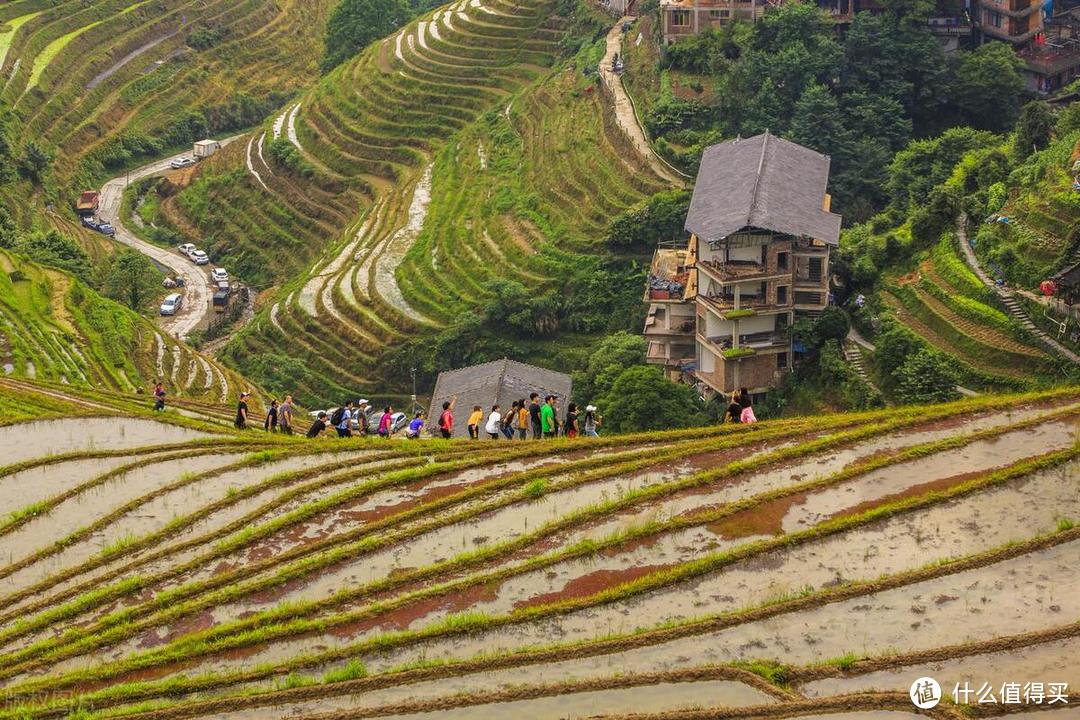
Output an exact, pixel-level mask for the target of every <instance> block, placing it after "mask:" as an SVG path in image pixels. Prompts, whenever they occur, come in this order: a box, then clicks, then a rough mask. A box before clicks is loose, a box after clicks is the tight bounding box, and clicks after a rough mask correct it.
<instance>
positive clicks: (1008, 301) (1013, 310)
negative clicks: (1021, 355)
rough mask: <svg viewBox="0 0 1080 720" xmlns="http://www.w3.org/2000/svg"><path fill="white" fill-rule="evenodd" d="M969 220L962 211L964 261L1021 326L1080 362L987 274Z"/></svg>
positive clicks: (958, 235)
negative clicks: (969, 233) (970, 235)
mask: <svg viewBox="0 0 1080 720" xmlns="http://www.w3.org/2000/svg"><path fill="white" fill-rule="evenodd" d="M967 220H968V218H967V214H966V213H960V217H959V218H957V220H956V238H957V240H959V241H960V251H961V253H962V254H963V256H964V261H965V262H966V263H967V264H968V267H970V268H971V271H972V272H973V273H975V275H976V276H977V277H978V278H979V280H981V281H982V282H983V284H984V285H986V286H987V287H988V288H990V290H992V291H993V292H994V293H995V294H996V295H997V296H998V297H999V298H1001V302H1002V304H1003V305H1004V306H1005V309H1006V310H1007V311H1008V313H1009V315H1011V316H1012V317H1013V318H1014V319H1015V320H1016V321H1017V322H1018V323H1020V325H1021V327H1023V328H1024V329H1025V330H1027V331H1028V332H1029V333H1031V334H1032V335H1034V336H1035V337H1036V338H1038V339H1039V341H1040V342H1042V344H1043V345H1046V346H1047V347H1048V348H1050V349H1051V350H1052V351H1054V352H1056V353H1058V354H1059V355H1062V356H1064V357H1066V358H1068V359H1069V360H1070V361H1072V362H1073V363H1077V364H1080V355H1077V354H1076V353H1074V352H1073V351H1072V350H1070V349H1069V348H1067V347H1065V346H1064V345H1062V344H1061V343H1059V342H1058V341H1057V340H1055V339H1054V338H1052V337H1050V336H1049V335H1048V334H1047V333H1046V332H1045V331H1044V330H1043V329H1042V328H1040V327H1038V326H1037V325H1036V324H1035V323H1034V322H1032V320H1031V317H1030V316H1028V314H1027V312H1025V311H1024V308H1023V306H1022V305H1020V301H1019V300H1017V299H1016V296H1015V294H1014V293H1013V291H1012V290H1010V289H1008V288H1005V287H1000V286H998V284H997V283H995V282H994V279H993V278H991V277H990V276H989V275H987V274H986V271H985V270H983V268H982V266H981V265H980V264H979V259H978V258H977V257H976V256H975V250H974V249H973V248H972V247H971V244H970V243H969V242H968V236H967Z"/></svg>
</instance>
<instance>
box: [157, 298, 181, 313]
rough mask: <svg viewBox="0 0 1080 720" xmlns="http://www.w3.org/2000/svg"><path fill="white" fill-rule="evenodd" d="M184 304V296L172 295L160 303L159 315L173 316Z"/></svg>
mask: <svg viewBox="0 0 1080 720" xmlns="http://www.w3.org/2000/svg"><path fill="white" fill-rule="evenodd" d="M183 304H184V296H183V295H181V294H180V293H173V294H172V295H169V296H168V297H166V298H165V299H164V300H162V301H161V314H162V315H175V314H176V313H177V312H179V311H180V307H181V306H182V305H183Z"/></svg>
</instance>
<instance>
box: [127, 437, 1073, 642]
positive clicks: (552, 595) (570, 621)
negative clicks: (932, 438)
mask: <svg viewBox="0 0 1080 720" xmlns="http://www.w3.org/2000/svg"><path fill="white" fill-rule="evenodd" d="M1059 431H1060V432H1061V433H1062V434H1063V436H1064V437H1066V438H1069V437H1070V435H1069V432H1071V424H1070V423H1064V422H1063V423H1051V424H1048V425H1047V426H1045V427H1043V428H1040V430H1039V431H1038V432H1039V433H1040V435H1039V442H1040V444H1045V445H1047V447H1049V446H1050V445H1052V442H1053V439H1054V438H1055V437H1056V435H1055V433H1056V432H1059ZM1066 431H1068V432H1066ZM1027 434H1028V431H1026V430H1022V431H1017V432H1016V433H1011V434H1008V435H1006V436H1004V437H1003V438H1002V439H1001V440H998V441H996V442H986V443H983V442H981V441H980V443H976V444H975V445H973V446H970V447H969V448H963V449H959V450H955V451H950V452H948V453H942V457H935V458H931V460H933V461H934V468H933V470H932V471H931V470H927V471H925V472H898V473H897V476H896V477H895V478H892V479H891V484H890V482H884V481H883V482H882V483H880V484H879V490H881V492H880V493H879V496H881V495H888V494H890V493H895V492H899V491H902V490H903V489H904V485H903V483H904V482H905V481H906V482H908V483H910V482H913V481H915V480H918V481H919V482H927V481H932V480H935V479H938V478H939V477H948V474H947V473H948V471H949V470H951V469H953V468H954V467H955V466H956V465H958V464H959V462H960V459H961V457H963V458H964V462H965V467H967V468H968V469H971V470H977V469H980V468H983V467H995V466H998V465H1001V464H1004V463H1007V462H1010V461H1012V460H1014V459H1017V458H1018V457H1023V456H1024V455H1025V454H1026V453H1024V452H1019V450H1018V449H1017V448H1016V445H1017V443H1016V442H1015V439H1016V438H1015V437H1014V436H1020V435H1027ZM1067 442H1071V440H1067ZM983 444H985V445H986V446H987V447H978V446H980V445H983ZM969 451H976V452H977V454H978V460H975V459H974V458H972V457H970V454H971V453H970V452H969ZM952 455H955V456H956V457H952V458H951V461H950V457H949V456H952ZM1014 455H1015V456H1016V457H1013V456H1014ZM923 462H925V460H920V461H918V462H917V463H915V464H918V463H923ZM884 472H885V471H882V473H884ZM853 483H861V481H860V480H855V481H853ZM1047 484H1048V487H1045V488H1043V487H1039V488H1038V489H1037V490H1036V491H1035V495H1036V500H1037V499H1038V498H1042V499H1043V500H1045V499H1046V496H1047V495H1054V491H1055V490H1056V489H1061V488H1064V490H1065V492H1064V496H1063V497H1060V498H1058V501H1057V502H1054V503H1052V504H1050V505H1046V504H1042V505H1040V504H1038V502H1037V501H1036V502H1034V503H1032V504H1033V505H1034V506H1035V507H1034V508H1033V511H1037V509H1038V508H1045V507H1051V508H1055V512H1062V510H1061V508H1062V507H1069V506H1070V504H1069V503H1070V501H1072V504H1073V505H1075V500H1076V498H1077V497H1078V496H1080V493H1077V492H1076V474H1075V472H1073V473H1072V475H1071V483H1061V482H1060V481H1057V480H1049V481H1047ZM886 491H887V492H886ZM810 497H811V498H813V497H814V496H813V495H811V496H810ZM830 497H831V498H832V505H831V506H825V505H821V507H826V508H828V509H829V512H828V513H826V514H835V513H838V512H841V511H842V510H843V509H844V508H845V507H849V506H848V505H845V503H850V502H854V503H856V504H858V503H861V502H864V501H865V500H866V499H867V497H868V495H867V494H866V493H865V492H864V493H858V494H854V495H853V494H851V493H843V492H831V491H830ZM549 499H550V498H549ZM1013 499H1014V500H1015V499H1016V498H1013ZM1010 506H1011V505H1010V502H1006V503H1003V504H998V505H997V507H998V508H999V510H1000V509H1001V508H1008V507H1010ZM517 511H518V512H520V509H517ZM945 512H946V513H948V512H950V511H945ZM496 515H498V514H496ZM931 516H932V520H931V521H929V522H928V523H925V524H923V523H920V527H921V528H922V529H920V530H919V531H918V534H917V535H916V536H915V537H919V538H921V537H923V536H924V535H925V536H927V537H930V536H932V535H933V533H934V528H935V527H938V526H939V525H940V524H941V522H943V521H944V522H946V523H947V522H948V520H947V519H946V518H944V517H940V513H934V512H933V511H932V512H931ZM1054 517H1056V516H1052V517H1049V518H1046V520H1045V523H1044V525H1045V526H1046V528H1047V529H1048V528H1052V527H1053V519H1054ZM1007 520H1008V517H1006V518H1004V519H1002V521H1000V522H997V523H995V524H993V528H992V530H993V531H999V532H1000V535H999V536H996V537H1000V540H1001V542H1004V541H1005V540H1008V539H1013V538H1014V537H1018V536H1019V537H1026V536H1027V535H1026V534H1025V533H1023V532H1022V530H1023V527H1024V526H1021V527H1020V528H1017V526H1016V523H1015V522H1014V523H1009V522H1008V521H1007ZM893 522H895V523H900V522H902V521H900V520H897V521H893ZM1040 529H1042V528H1040ZM1009 531H1019V532H1018V534H1007V533H1008V532H1009ZM908 532H909V528H904V527H901V530H900V531H899V535H900V537H899V539H896V538H893V537H891V536H890V535H889V534H888V532H886V533H885V534H882V533H881V532H880V531H870V532H868V533H865V534H866V536H867V537H866V543H869V545H864V543H863V542H861V541H860V542H857V543H855V544H854V545H851V544H850V543H849V542H848V541H847V540H843V541H838V542H837V547H838V549H836V550H830V552H835V553H841V554H842V549H843V548H844V547H845V545H846V546H847V547H858V548H860V549H862V548H865V547H875V548H876V547H877V545H875V544H874V540H875V539H876V540H878V541H883V539H884V542H885V543H897V542H901V544H902V541H903V539H904V536H905V535H906V534H907V533H908ZM991 534H992V533H991ZM710 535H711V533H710V532H708V531H707V530H705V529H703V528H700V527H699V528H690V529H687V530H684V531H680V532H678V533H674V534H672V535H668V536H663V537H661V538H658V539H656V540H655V541H653V542H650V543H647V544H644V545H641V546H638V547H635V548H632V549H631V550H630V551H629V552H624V553H617V554H614V555H611V556H606V557H605V556H600V557H599V558H589V559H585V560H578V561H572V562H567V563H563V564H560V565H557V566H554V567H552V568H548V569H544V570H540V571H536V572H533V573H529V574H527V575H524V576H522V577H519V578H513V579H511V580H509V581H507V582H505V583H504V584H503V585H502V586H501V587H500V588H499V590H498V593H499V594H498V597H497V598H495V599H493V600H491V601H486V602H479V603H477V602H476V601H471V602H470V603H469V605H468V606H471V608H472V609H476V610H479V611H482V612H488V613H493V614H500V613H504V612H508V611H510V610H512V609H513V608H515V607H518V606H521V605H525V604H535V603H537V602H540V601H553V600H557V599H561V598H562V597H570V596H583V595H587V594H591V593H592V592H596V591H598V590H601V589H603V588H604V587H606V586H609V585H612V584H617V583H619V582H626V581H629V580H631V579H633V577H635V576H637V575H640V574H641V572H643V571H649V570H656V569H659V568H660V567H661V566H663V565H672V564H676V563H678V562H682V561H686V560H688V559H692V558H694V557H698V556H700V555H702V554H705V553H707V552H710V551H715V550H724V549H728V548H730V547H734V546H736V545H738V544H741V543H743V542H747V541H750V540H754V539H760V538H758V537H748V538H741V539H738V540H728V541H725V540H723V539H721V538H718V537H715V536H713V537H710ZM949 537H950V539H951V540H952V541H954V543H955V542H959V541H961V540H965V539H966V540H967V541H968V544H967V545H966V546H965V547H964V551H965V552H958V550H959V548H956V547H953V548H942V549H941V554H940V555H939V556H948V555H950V554H966V553H969V552H974V551H977V550H979V549H982V548H985V547H989V546H990V545H987V544H986V543H987V542H989V538H987V537H986V533H985V532H983V531H977V532H967V533H966V534H965V533H964V532H963V526H961V527H959V528H957V530H956V531H954V532H953V533H952V534H951V535H950V536H949ZM931 547H933V546H932V545H930V546H928V547H922V548H920V547H918V546H913V547H910V548H909V549H908V550H903V551H895V552H888V551H886V552H887V554H888V556H889V557H888V558H879V557H877V555H878V552H879V551H877V550H875V552H873V553H870V552H869V551H860V553H855V555H854V556H852V557H850V558H847V559H844V558H843V557H841V562H838V563H836V566H835V569H833V568H827V569H826V571H825V572H821V571H820V570H821V569H820V568H815V567H814V566H813V565H811V567H809V568H799V569H798V570H797V571H795V570H793V571H792V572H784V573H778V574H776V575H770V576H767V577H769V578H770V582H769V583H767V584H764V585H763V584H762V583H761V582H760V578H762V577H766V576H762V575H761V574H760V573H754V572H751V573H750V575H751V581H749V582H747V583H746V584H744V585H742V586H738V587H737V588H736V590H737V591H731V589H730V588H731V582H732V581H731V580H729V579H727V576H726V575H725V576H721V578H719V579H715V580H712V581H706V582H705V583H704V586H703V587H700V588H699V587H694V588H691V589H690V590H686V588H685V587H683V588H680V589H678V590H673V591H668V592H661V593H658V594H656V595H654V596H651V597H648V598H645V599H641V600H636V601H632V602H630V604H629V605H625V604H617V605H615V606H613V607H608V608H602V609H598V610H595V611H589V612H588V613H585V614H579V615H572V616H569V617H567V618H565V619H564V621H563V622H562V623H561V624H560V628H559V633H560V636H564V637H589V636H590V634H591V633H592V632H594V630H595V628H596V627H598V626H600V627H603V628H604V629H605V631H607V632H616V631H627V630H631V629H633V628H634V627H637V625H638V624H639V623H638V622H637V621H636V620H637V619H638V618H642V617H649V618H652V619H653V620H654V621H660V620H664V619H669V618H679V619H683V618H686V617H690V616H695V615H700V614H702V613H705V612H716V611H720V610H730V609H733V608H737V607H741V606H744V605H745V604H747V603H750V602H761V601H763V600H765V599H767V597H769V596H775V595H777V594H780V593H781V592H787V591H791V590H799V589H801V588H802V587H804V586H806V585H816V586H821V585H825V584H828V583H831V582H836V581H837V577H838V575H839V576H840V577H851V575H850V574H849V573H854V576H855V577H862V578H867V577H874V576H876V575H877V574H879V573H880V572H882V571H883V569H882V564H883V563H885V562H886V560H887V559H888V560H889V561H890V562H892V563H893V564H895V566H896V569H897V570H899V569H908V568H909V567H910V566H909V565H908V564H906V563H905V559H907V558H924V559H925V557H926V555H925V554H923V553H925V552H928V551H929V549H930V548H931ZM428 549H429V550H430V551H434V550H435V548H434V547H430V548H428ZM909 551H910V553H911V554H910V555H909V554H908V553H909ZM417 559H418V560H419V558H417ZM421 561H422V560H421ZM361 564H362V563H361ZM796 565H797V563H796ZM868 565H869V566H868ZM875 568H877V569H876V570H875ZM815 570H817V572H815ZM628 573H629V574H628ZM338 575H339V573H330V574H328V575H326V576H323V577H322V578H321V579H320V581H319V583H317V584H316V585H317V586H321V587H326V589H327V590H326V591H327V592H330V591H333V590H337V589H339V588H341V587H347V586H348V585H343V584H341V581H338V582H336V583H335V584H333V585H328V584H327V582H328V581H329V580H330V579H331V578H334V579H336V576H338ZM736 575H737V574H736ZM789 578H798V583H797V586H795V587H792V586H790V585H787V584H786V583H785V582H784V581H785V579H789ZM778 581H779V582H778ZM712 585H719V586H720V589H714V588H712V587H711V586H712ZM722 588H728V591H726V592H725V591H724V590H723V589H722ZM305 590H307V588H303V587H299V588H294V589H291V590H290V592H289V593H288V594H286V595H285V596H278V595H273V596H270V597H268V600H270V601H274V602H277V601H281V600H283V599H288V600H294V599H303V598H310V597H312V595H310V594H309V593H308V592H305ZM319 596H320V595H316V597H319ZM244 607H245V605H244V604H243V603H240V604H234V605H231V606H225V607H222V608H217V609H215V611H214V612H213V615H214V619H215V622H223V621H227V620H229V619H234V618H235V617H238V616H240V615H241V614H242V613H243V608H244ZM462 609H464V608H463V607H462V606H460V604H459V603H456V602H452V601H450V599H448V601H447V602H445V603H441V604H440V603H434V604H432V605H431V606H430V607H429V608H428V610H427V611H426V612H424V613H422V614H420V615H418V616H416V617H411V620H410V623H409V626H410V627H413V628H416V627H419V626H422V625H424V624H426V623H429V622H432V621H434V620H437V619H439V618H441V617H444V616H445V615H447V614H449V613H451V612H457V611H460V610H462ZM627 623H629V625H628V624H627ZM380 627H384V626H381V625H374V626H365V629H364V631H363V632H362V633H360V634H358V635H355V636H353V638H352V639H357V638H360V637H364V636H368V635H372V634H376V633H377V632H378V630H379V628H380ZM160 632H161V633H163V634H165V635H168V634H169V630H168V629H167V628H162V629H161V630H160ZM341 642H342V640H341V639H339V638H338V637H336V636H335V637H327V636H324V637H321V638H309V639H300V640H294V641H289V642H287V643H286V645H287V646H288V648H289V651H290V652H293V651H295V652H300V651H306V650H310V649H312V648H314V649H318V648H320V647H324V646H327V645H337V644H340V643H341ZM135 645H137V643H134V644H131V645H129V646H127V647H125V651H128V652H130V651H132V650H134V649H135ZM267 652H268V653H269V654H270V655H271V656H273V657H274V658H275V659H279V658H280V657H282V656H283V655H284V654H285V651H284V650H283V649H281V648H279V646H274V648H271V649H270V650H268V651H267Z"/></svg>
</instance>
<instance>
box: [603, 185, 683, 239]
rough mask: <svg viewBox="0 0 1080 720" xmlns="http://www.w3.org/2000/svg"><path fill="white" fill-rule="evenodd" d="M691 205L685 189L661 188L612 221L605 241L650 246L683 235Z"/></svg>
mask: <svg viewBox="0 0 1080 720" xmlns="http://www.w3.org/2000/svg"><path fill="white" fill-rule="evenodd" d="M689 207H690V193H689V192H687V191H686V190H664V191H661V192H658V193H656V194H655V195H652V196H650V197H649V198H647V199H645V200H642V201H641V202H640V203H638V204H637V205H634V206H633V207H631V208H630V209H629V210H626V211H625V212H622V213H620V214H619V215H617V216H616V217H615V219H614V220H612V221H611V225H610V226H609V228H608V236H607V242H608V245H610V246H612V247H614V248H631V247H635V246H636V247H639V248H640V247H652V246H654V245H656V243H658V242H661V241H664V240H676V239H679V238H682V237H684V236H685V233H684V231H683V223H684V222H685V221H686V211H687V209H688V208H689Z"/></svg>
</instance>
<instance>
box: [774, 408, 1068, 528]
mask: <svg viewBox="0 0 1080 720" xmlns="http://www.w3.org/2000/svg"><path fill="white" fill-rule="evenodd" d="M1077 427H1078V426H1077V421H1076V420H1069V421H1060V422H1051V423H1047V424H1045V425H1039V426H1036V427H1032V428H1026V429H1023V430H1020V431H1017V432H1014V433H1008V434H1006V435H1001V436H999V437H997V438H993V439H990V440H982V441H979V442H975V443H972V444H970V445H968V446H967V447H965V448H961V449H958V450H954V451H950V452H945V453H938V454H936V455H933V456H931V457H927V458H920V459H919V460H916V461H913V462H910V463H905V464H903V465H898V466H895V467H892V468H886V469H883V470H880V471H878V472H875V473H871V474H870V475H867V476H865V477H863V478H861V479H860V480H859V481H857V482H853V483H845V484H844V485H843V486H842V487H836V488H832V489H829V490H825V491H823V492H819V493H814V494H813V495H810V496H809V497H808V498H807V499H806V502H805V503H800V504H796V505H795V506H794V507H793V508H792V510H791V512H789V513H788V514H787V515H786V516H785V517H784V519H783V528H784V531H785V532H793V531H795V530H798V529H800V528H802V527H806V526H808V525H813V524H815V523H817V522H820V521H822V520H824V519H826V518H828V517H830V516H832V515H835V514H836V513H837V507H850V506H853V505H857V504H859V503H860V502H865V501H871V500H875V499H878V498H881V497H884V496H887V495H891V494H893V493H897V492H900V491H902V490H903V489H904V488H905V487H910V486H912V485H917V484H919V483H925V482H929V481H933V480H934V479H935V478H941V477H949V476H950V475H956V474H959V473H964V472H977V471H979V470H982V469H985V468H990V467H994V466H996V465H1004V464H1008V463H1011V462H1016V461H1018V460H1021V459H1023V458H1024V457H1026V456H1030V455H1032V454H1033V453H1034V452H1038V453H1046V452H1050V451H1052V450H1058V449H1064V448H1067V447H1069V446H1070V445H1072V444H1073V443H1074V442H1076V439H1077Z"/></svg>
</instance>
